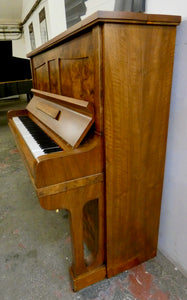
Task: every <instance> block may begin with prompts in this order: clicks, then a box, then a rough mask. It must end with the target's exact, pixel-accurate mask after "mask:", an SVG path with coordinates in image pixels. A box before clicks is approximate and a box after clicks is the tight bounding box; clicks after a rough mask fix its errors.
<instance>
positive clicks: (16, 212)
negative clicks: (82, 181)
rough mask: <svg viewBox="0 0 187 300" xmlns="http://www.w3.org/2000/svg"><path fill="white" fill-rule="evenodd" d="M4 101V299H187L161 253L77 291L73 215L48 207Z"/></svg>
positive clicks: (0, 158)
mask: <svg viewBox="0 0 187 300" xmlns="http://www.w3.org/2000/svg"><path fill="white" fill-rule="evenodd" d="M25 105H26V102H25V101H24V100H22V101H15V100H14V101H13V100H12V101H7V102H5V101H1V100H0V268H1V270H0V300H38V299H43V300H53V299H54V300H55V299H64V300H71V299H74V300H75V299H80V300H86V299H89V300H99V299H101V300H122V299H124V300H132V299H139V300H148V299H151V300H152V299H153V300H166V299H170V300H179V299H180V300H186V299H187V279H186V278H185V277H184V276H183V275H182V274H181V273H180V272H179V271H178V270H177V268H175V266H174V265H172V264H171V263H170V262H169V261H168V260H167V259H166V258H165V257H164V256H163V255H162V254H161V253H158V256H157V257H156V258H154V259H152V260H150V261H148V262H146V263H144V264H142V265H140V266H138V267H135V268H133V269H131V270H129V271H126V272H123V273H121V274H119V275H118V276H115V277H113V278H111V279H106V280H103V281H101V282H99V283H97V284H94V285H92V286H90V287H88V288H85V289H84V290H82V291H79V292H77V293H74V292H73V291H72V288H71V285H70V280H69V273H68V269H69V266H70V265H71V248H70V234H69V223H68V215H67V213H66V211H60V213H59V214H56V213H55V212H50V211H46V210H43V209H42V208H41V207H40V205H39V202H38V200H37V197H36V195H35V191H34V189H33V187H32V185H31V182H30V179H29V177H28V175H27V172H26V169H25V167H24V165H23V162H22V159H21V157H20V155H19V153H18V151H17V149H16V146H15V143H14V140H13V137H12V135H11V132H10V130H9V128H8V126H7V118H6V114H7V110H9V109H11V108H12V109H15V108H16V107H24V106H25Z"/></svg>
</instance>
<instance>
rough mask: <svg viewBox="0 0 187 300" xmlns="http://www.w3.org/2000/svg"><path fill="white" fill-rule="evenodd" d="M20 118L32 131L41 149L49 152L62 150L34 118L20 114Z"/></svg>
mask: <svg viewBox="0 0 187 300" xmlns="http://www.w3.org/2000/svg"><path fill="white" fill-rule="evenodd" d="M19 119H20V120H21V122H22V123H23V124H24V126H25V127H26V128H27V130H28V131H29V132H30V134H31V135H32V137H33V138H34V139H35V141H36V142H37V143H38V144H39V145H40V147H41V149H42V150H43V151H44V152H45V153H46V154H47V153H52V152H59V151H62V148H60V147H59V146H58V144H57V143H55V141H53V140H52V139H51V138H50V137H49V136H48V135H47V134H46V133H45V132H44V131H43V130H42V129H41V128H40V127H39V126H38V125H37V124H36V123H34V121H33V120H31V119H30V118H29V117H28V116H20V117H19Z"/></svg>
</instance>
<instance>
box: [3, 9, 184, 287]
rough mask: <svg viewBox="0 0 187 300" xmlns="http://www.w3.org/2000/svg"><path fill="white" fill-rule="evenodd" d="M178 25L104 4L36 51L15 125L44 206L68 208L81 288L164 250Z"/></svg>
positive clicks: (75, 278)
mask: <svg viewBox="0 0 187 300" xmlns="http://www.w3.org/2000/svg"><path fill="white" fill-rule="evenodd" d="M179 23H180V17H179V16H165V15H149V14H139V13H131V12H103V11H98V12H96V13H94V14H93V15H92V16H90V17H88V18H87V19H85V20H83V21H81V22H79V23H77V24H76V25H74V26H72V27H71V28H69V29H68V30H67V31H65V32H63V33H62V34H60V35H58V36H57V37H55V38H53V39H51V40H50V41H48V42H47V43H45V44H44V45H42V46H40V47H39V48H37V49H35V50H34V51H32V52H31V53H29V54H28V57H29V58H30V59H31V67H32V77H33V89H32V93H33V95H34V96H33V98H32V100H31V101H30V102H29V103H28V105H27V107H26V108H25V109H23V110H14V111H10V112H9V113H8V120H9V126H10V128H11V130H12V133H13V135H14V137H15V141H16V143H17V146H18V148H19V150H20V153H21V155H22V157H23V160H24V162H25V165H26V167H27V169H28V173H29V175H30V177H31V181H32V183H33V185H34V187H35V190H36V193H37V195H38V199H39V202H40V205H41V206H42V207H43V208H44V209H47V210H56V209H67V210H68V211H69V213H70V228H71V240H72V257H73V262H72V266H71V268H70V274H71V278H72V282H73V288H74V290H75V291H77V290H80V289H82V288H84V287H86V286H88V285H90V284H93V283H95V282H97V281H100V280H102V279H104V278H105V277H108V278H109V277H111V276H114V275H116V274H118V273H120V272H123V271H124V270H126V269H129V268H131V267H133V266H135V265H137V264H140V263H141V262H144V261H146V260H148V259H150V258H152V257H154V256H155V255H156V251H157V240H158V229H159V216H160V207H161V196H162V186H163V176H164V163H165V152H166V139H167V128H168V117H169V103H170V93H171V84H172V70H173V60H174V48H175V35H176V26H177V25H178V24H179ZM85 249H86V250H85ZM87 251H88V252H89V254H90V255H89V256H87V254H86V253H87Z"/></svg>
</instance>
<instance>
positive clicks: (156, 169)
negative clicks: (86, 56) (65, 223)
mask: <svg viewBox="0 0 187 300" xmlns="http://www.w3.org/2000/svg"><path fill="white" fill-rule="evenodd" d="M111 41H113V43H112V45H111ZM174 45H175V27H173V26H153V25H140V26H138V25H133V24H130V25H120V24H116V25H112V24H111V25H110V24H106V25H104V73H105V107H104V120H105V128H104V133H105V147H106V206H107V216H106V218H107V274H108V276H109V277H110V276H113V275H115V274H117V273H119V272H122V271H124V270H125V269H128V268H130V267H132V266H134V265H137V264H138V263H140V262H143V261H145V260H147V259H150V258H151V257H153V256H155V255H156V250H157V240H158V229H159V217H160V206H161V196H162V185H163V176H164V163H165V152H166V139H167V128H168V116H169V103H170V92H171V81H172V69H173V58H174ZM119 66H120V67H119Z"/></svg>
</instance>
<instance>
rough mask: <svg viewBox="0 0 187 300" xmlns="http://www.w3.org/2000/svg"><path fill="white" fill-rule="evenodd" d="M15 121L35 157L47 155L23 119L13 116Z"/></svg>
mask: <svg viewBox="0 0 187 300" xmlns="http://www.w3.org/2000/svg"><path fill="white" fill-rule="evenodd" d="M12 119H13V122H14V123H15V125H16V127H17V128H18V130H19V132H20V133H21V135H22V137H23V139H24V140H25V142H26V144H27V146H28V147H29V149H30V151H31V152H32V154H33V156H34V157H35V158H37V157H39V156H41V155H45V152H44V151H43V150H42V149H41V147H40V146H39V144H38V143H37V142H36V141H35V139H34V138H33V137H32V135H31V134H30V132H29V131H28V130H27V128H26V127H25V126H24V124H23V123H22V122H21V120H20V119H19V118H18V117H13V118H12Z"/></svg>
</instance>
